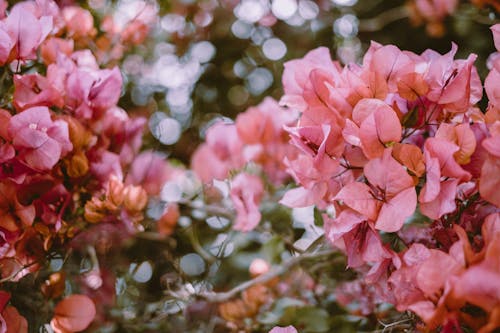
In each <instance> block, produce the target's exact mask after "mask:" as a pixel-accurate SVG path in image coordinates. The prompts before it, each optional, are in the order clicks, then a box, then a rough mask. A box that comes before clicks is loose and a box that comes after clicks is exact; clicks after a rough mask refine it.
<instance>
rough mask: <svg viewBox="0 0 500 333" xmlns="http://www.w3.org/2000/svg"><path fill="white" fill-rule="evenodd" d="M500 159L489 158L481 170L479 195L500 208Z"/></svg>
mask: <svg viewBox="0 0 500 333" xmlns="http://www.w3.org/2000/svg"><path fill="white" fill-rule="evenodd" d="M498 175H500V158H498V157H492V156H488V157H487V158H486V160H485V162H484V164H483V167H482V169H481V177H480V178H479V193H480V194H481V197H482V198H483V199H485V200H487V201H489V202H491V203H492V204H494V205H496V206H497V207H500V190H499V189H500V177H499V176H498Z"/></svg>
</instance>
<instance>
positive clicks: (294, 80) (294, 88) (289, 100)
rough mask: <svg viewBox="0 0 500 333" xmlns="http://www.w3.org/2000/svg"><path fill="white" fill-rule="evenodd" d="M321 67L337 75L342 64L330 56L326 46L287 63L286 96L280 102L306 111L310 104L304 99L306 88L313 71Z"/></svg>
mask: <svg viewBox="0 0 500 333" xmlns="http://www.w3.org/2000/svg"><path fill="white" fill-rule="evenodd" d="M314 69H321V70H323V71H324V72H326V73H330V74H333V75H331V76H332V77H335V76H336V75H335V74H337V73H339V69H340V66H339V64H338V63H337V62H333V61H332V59H331V58H330V51H329V50H328V49H327V48H326V47H320V48H317V49H315V50H313V51H310V52H309V53H307V54H306V56H305V57H304V58H302V59H298V60H292V61H288V62H287V63H285V69H284V71H283V78H282V81H283V89H284V91H285V96H283V98H282V99H281V101H280V104H284V105H287V106H289V107H290V108H292V109H295V110H298V111H301V112H302V111H305V110H306V109H307V107H308V104H307V103H306V101H305V100H304V96H303V93H304V90H305V89H306V86H307V85H309V84H310V83H309V77H310V74H311V71H312V70H314Z"/></svg>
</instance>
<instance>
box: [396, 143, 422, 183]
mask: <svg viewBox="0 0 500 333" xmlns="http://www.w3.org/2000/svg"><path fill="white" fill-rule="evenodd" d="M392 157H394V159H396V161H398V162H399V163H401V164H402V165H404V166H405V167H407V168H408V170H410V171H411V172H412V173H413V174H414V175H416V176H417V177H420V176H422V175H423V174H424V172H425V163H424V155H423V154H422V150H420V148H418V147H417V146H415V145H412V144H407V143H404V144H401V143H397V144H395V145H394V147H393V149H392Z"/></svg>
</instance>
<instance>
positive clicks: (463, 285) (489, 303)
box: [443, 265, 500, 311]
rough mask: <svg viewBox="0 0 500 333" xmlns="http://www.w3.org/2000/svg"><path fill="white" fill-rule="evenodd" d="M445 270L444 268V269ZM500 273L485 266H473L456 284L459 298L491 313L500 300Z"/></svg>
mask: <svg viewBox="0 0 500 333" xmlns="http://www.w3.org/2000/svg"><path fill="white" fill-rule="evenodd" d="M443 268H444V267H443ZM498 281H500V273H499V272H498V271H494V270H491V269H489V268H488V267H486V266H484V265H478V266H473V267H471V268H469V269H467V271H466V272H465V273H464V274H463V275H462V276H460V278H459V280H458V281H457V282H456V284H455V288H454V290H455V293H456V295H457V297H460V298H464V299H466V300H467V302H469V303H471V304H474V305H476V306H479V307H481V308H482V309H484V310H485V311H491V310H492V309H493V307H494V306H495V305H497V304H498V301H499V300H500V283H498Z"/></svg>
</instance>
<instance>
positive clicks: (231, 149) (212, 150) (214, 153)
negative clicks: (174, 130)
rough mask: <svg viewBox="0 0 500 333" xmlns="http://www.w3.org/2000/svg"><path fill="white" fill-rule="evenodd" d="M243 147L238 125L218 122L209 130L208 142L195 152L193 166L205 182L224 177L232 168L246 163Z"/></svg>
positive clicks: (192, 160) (237, 167) (207, 134)
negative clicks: (242, 152)
mask: <svg viewBox="0 0 500 333" xmlns="http://www.w3.org/2000/svg"><path fill="white" fill-rule="evenodd" d="M242 149H243V142H242V141H241V139H240V138H239V136H238V132H237V129H236V126H235V125H234V124H226V123H224V122H217V123H215V124H214V125H212V126H211V127H210V128H209V129H208V130H207V133H206V142H205V143H204V144H202V145H201V146H200V148H198V149H197V150H196V151H195V153H194V154H193V156H192V158H191V168H192V169H193V170H194V172H196V174H197V175H198V176H199V177H200V178H201V180H202V181H204V182H208V181H210V180H212V179H224V178H226V177H227V176H228V173H229V171H230V170H233V169H239V168H241V167H242V166H243V165H244V164H245V161H244V158H243V156H242V154H241V151H242Z"/></svg>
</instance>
